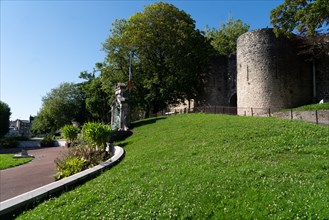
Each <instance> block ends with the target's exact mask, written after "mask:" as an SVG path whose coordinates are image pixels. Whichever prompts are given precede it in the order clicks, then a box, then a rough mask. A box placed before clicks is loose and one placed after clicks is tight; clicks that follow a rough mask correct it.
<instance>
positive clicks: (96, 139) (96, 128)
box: [82, 122, 111, 151]
mask: <svg viewBox="0 0 329 220" xmlns="http://www.w3.org/2000/svg"><path fill="white" fill-rule="evenodd" d="M82 131H83V138H84V139H86V141H87V142H88V144H89V145H90V146H91V147H96V149H97V147H99V148H100V149H101V150H103V151H105V148H106V142H108V140H109V136H110V134H111V127H110V126H109V125H104V124H102V123H99V122H88V123H85V124H84V125H83V128H82Z"/></svg>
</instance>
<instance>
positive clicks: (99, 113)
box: [80, 64, 114, 123]
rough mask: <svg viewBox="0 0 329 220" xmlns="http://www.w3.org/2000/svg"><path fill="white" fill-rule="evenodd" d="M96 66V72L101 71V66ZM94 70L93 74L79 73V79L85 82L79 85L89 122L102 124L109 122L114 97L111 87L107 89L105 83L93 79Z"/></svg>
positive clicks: (98, 78)
mask: <svg viewBox="0 0 329 220" xmlns="http://www.w3.org/2000/svg"><path fill="white" fill-rule="evenodd" d="M96 66H98V68H99V69H98V70H97V71H101V69H102V68H103V66H102V65H101V64H96ZM95 73H96V70H94V72H93V73H87V72H81V73H80V78H82V79H85V80H87V81H86V82H83V83H81V88H82V91H83V93H84V96H85V106H86V112H88V114H89V115H90V116H89V117H88V119H89V121H91V120H97V121H101V122H103V123H109V122H110V121H111V100H112V98H113V95H114V91H113V87H112V86H111V87H109V85H108V84H107V81H104V80H102V78H101V77H95Z"/></svg>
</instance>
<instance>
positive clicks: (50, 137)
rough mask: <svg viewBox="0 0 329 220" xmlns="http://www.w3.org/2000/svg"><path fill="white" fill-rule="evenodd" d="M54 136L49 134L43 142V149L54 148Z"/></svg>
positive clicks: (41, 142)
mask: <svg viewBox="0 0 329 220" xmlns="http://www.w3.org/2000/svg"><path fill="white" fill-rule="evenodd" d="M54 140H55V138H54V136H53V135H51V134H47V135H46V136H45V137H44V138H43V139H42V140H41V141H40V145H41V147H52V146H54Z"/></svg>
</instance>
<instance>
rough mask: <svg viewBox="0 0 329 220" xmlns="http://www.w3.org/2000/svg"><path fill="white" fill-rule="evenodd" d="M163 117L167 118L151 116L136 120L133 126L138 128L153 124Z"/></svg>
mask: <svg viewBox="0 0 329 220" xmlns="http://www.w3.org/2000/svg"><path fill="white" fill-rule="evenodd" d="M163 119H167V117H157V118H149V119H144V120H141V121H136V122H133V123H132V128H138V127H141V126H144V125H149V124H153V123H155V122H157V121H159V120H163Z"/></svg>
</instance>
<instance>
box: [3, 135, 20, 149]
mask: <svg viewBox="0 0 329 220" xmlns="http://www.w3.org/2000/svg"><path fill="white" fill-rule="evenodd" d="M17 145H18V141H17V139H16V138H12V137H10V138H2V139H0V149H2V148H11V147H17Z"/></svg>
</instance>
